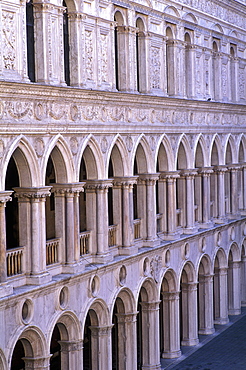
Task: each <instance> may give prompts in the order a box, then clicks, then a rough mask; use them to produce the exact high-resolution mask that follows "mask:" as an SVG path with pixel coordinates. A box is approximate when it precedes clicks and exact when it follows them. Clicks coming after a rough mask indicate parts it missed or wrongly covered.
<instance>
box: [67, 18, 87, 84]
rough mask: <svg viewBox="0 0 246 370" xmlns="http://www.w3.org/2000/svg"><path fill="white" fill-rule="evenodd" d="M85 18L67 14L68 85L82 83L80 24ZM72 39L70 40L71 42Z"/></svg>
mask: <svg viewBox="0 0 246 370" xmlns="http://www.w3.org/2000/svg"><path fill="white" fill-rule="evenodd" d="M84 17H85V16H83V15H82V14H79V13H68V19H69V22H68V27H69V36H70V42H69V57H70V58H69V66H70V85H71V86H81V85H82V84H83V83H82V66H83V58H82V55H83V53H82V50H81V46H80V45H81V43H80V37H79V35H80V34H81V28H82V27H81V23H82V20H83V19H84ZM71 38H72V40H71Z"/></svg>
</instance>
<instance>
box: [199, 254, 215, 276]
mask: <svg viewBox="0 0 246 370" xmlns="http://www.w3.org/2000/svg"><path fill="white" fill-rule="evenodd" d="M199 273H202V274H203V275H211V274H212V261H211V258H210V256H209V255H208V254H203V255H202V256H201V257H200V260H199V262H198V265H197V276H198V275H199Z"/></svg>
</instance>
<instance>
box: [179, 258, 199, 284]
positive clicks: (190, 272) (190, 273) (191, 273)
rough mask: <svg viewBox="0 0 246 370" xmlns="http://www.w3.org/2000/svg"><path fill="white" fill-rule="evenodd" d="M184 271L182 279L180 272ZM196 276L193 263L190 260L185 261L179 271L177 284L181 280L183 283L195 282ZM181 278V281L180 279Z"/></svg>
mask: <svg viewBox="0 0 246 370" xmlns="http://www.w3.org/2000/svg"><path fill="white" fill-rule="evenodd" d="M183 272H184V276H183V279H182V274H183ZM195 278H196V271H195V267H194V265H193V263H192V262H191V261H185V262H184V264H183V266H182V268H181V272H180V276H179V286H180V284H181V283H182V282H184V283H192V282H195V281H196V280H195ZM182 280H183V281H182Z"/></svg>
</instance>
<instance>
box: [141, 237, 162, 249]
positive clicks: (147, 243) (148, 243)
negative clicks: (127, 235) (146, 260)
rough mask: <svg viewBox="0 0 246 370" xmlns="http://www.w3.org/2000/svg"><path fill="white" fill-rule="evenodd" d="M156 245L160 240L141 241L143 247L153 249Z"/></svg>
mask: <svg viewBox="0 0 246 370" xmlns="http://www.w3.org/2000/svg"><path fill="white" fill-rule="evenodd" d="M158 245H160V240H159V239H158V238H156V239H146V240H143V247H151V248H155V247H157V246H158Z"/></svg>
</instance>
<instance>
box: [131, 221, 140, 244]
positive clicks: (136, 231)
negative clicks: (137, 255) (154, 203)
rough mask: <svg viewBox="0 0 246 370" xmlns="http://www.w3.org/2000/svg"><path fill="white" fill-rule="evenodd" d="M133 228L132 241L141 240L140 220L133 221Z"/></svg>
mask: <svg viewBox="0 0 246 370" xmlns="http://www.w3.org/2000/svg"><path fill="white" fill-rule="evenodd" d="M133 226H134V240H136V239H140V238H141V218H136V219H135V220H133Z"/></svg>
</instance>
